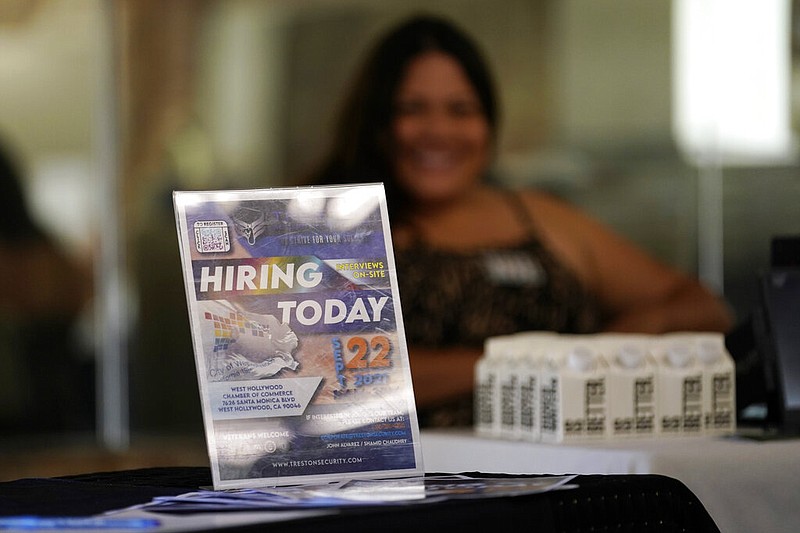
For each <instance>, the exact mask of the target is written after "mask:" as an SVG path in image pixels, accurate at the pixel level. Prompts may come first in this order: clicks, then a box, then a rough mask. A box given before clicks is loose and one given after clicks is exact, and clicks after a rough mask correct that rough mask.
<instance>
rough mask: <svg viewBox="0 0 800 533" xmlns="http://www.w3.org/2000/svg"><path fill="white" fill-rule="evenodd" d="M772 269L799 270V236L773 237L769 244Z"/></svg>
mask: <svg viewBox="0 0 800 533" xmlns="http://www.w3.org/2000/svg"><path fill="white" fill-rule="evenodd" d="M770 266H771V267H772V268H800V235H783V236H778V237H773V238H772V242H771V243H770Z"/></svg>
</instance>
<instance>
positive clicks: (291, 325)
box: [173, 184, 424, 489]
mask: <svg viewBox="0 0 800 533" xmlns="http://www.w3.org/2000/svg"><path fill="white" fill-rule="evenodd" d="M173 201H174V206H175V214H176V221H177V228H178V237H179V241H180V251H181V259H182V265H183V273H184V280H185V282H186V295H187V301H188V308H189V315H190V322H191V330H192V337H193V344H194V351H195V362H196V367H197V374H198V382H199V387H200V397H201V404H202V409H203V420H204V424H205V430H206V439H207V444H208V450H209V457H210V462H211V470H212V474H213V480H214V488H215V489H227V488H244V487H265V486H279V485H291V484H299V483H310V482H320V481H323V482H325V481H336V480H342V479H353V478H393V477H406V476H418V475H423V472H424V470H423V468H422V457H421V448H420V444H419V429H418V424H417V414H416V410H415V407H414V405H415V404H414V394H413V388H412V383H411V373H410V370H409V365H408V351H407V347H406V342H405V334H404V330H403V322H402V313H401V309H400V299H399V295H398V291H397V279H396V273H395V266H394V255H393V252H392V243H391V234H390V231H389V221H388V216H387V211H386V198H385V192H384V189H383V186H382V185H380V184H365V185H356V186H330V187H299V188H277V189H257V190H242V191H200V192H190V191H177V192H175V193H174V194H173Z"/></svg>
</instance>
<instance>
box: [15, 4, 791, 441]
mask: <svg viewBox="0 0 800 533" xmlns="http://www.w3.org/2000/svg"><path fill="white" fill-rule="evenodd" d="M711 3H713V2H711ZM735 3H739V4H741V2H735ZM745 3H747V2H745ZM749 3H750V4H752V5H753V6H756V4H758V3H757V2H749ZM678 4H679V2H678V1H677V0H674V1H671V0H651V1H648V2H642V1H640V0H591V1H589V0H437V1H418V0H409V1H405V2H396V1H392V0H339V1H335V2H334V1H330V0H306V1H304V2H293V1H290V0H0V139H2V142H4V143H6V144H7V145H8V146H10V147H11V148H12V149H13V151H14V152H15V154H16V156H17V158H18V161H19V163H20V167H21V168H22V180H23V187H24V190H25V192H26V194H27V202H28V203H29V206H30V209H31V212H32V213H33V214H34V216H35V218H36V219H37V220H38V221H39V222H40V223H41V225H42V227H43V228H45V229H46V230H47V231H48V232H49V233H51V234H52V235H53V237H54V239H55V240H56V242H57V243H58V245H59V246H60V247H63V249H64V250H66V251H67V253H68V254H69V255H70V256H72V257H76V258H79V259H80V260H81V261H88V262H90V263H92V264H93V265H94V272H95V279H96V284H95V292H94V298H93V299H92V301H91V305H90V306H89V309H87V310H86V311H84V312H82V313H80V315H79V316H77V317H76V319H75V325H74V329H75V340H74V342H77V343H79V345H80V347H81V349H80V350H78V352H77V353H79V354H80V355H79V356H77V358H78V359H80V361H78V362H76V365H82V366H83V367H85V366H86V361H89V362H90V363H92V362H94V364H95V369H96V370H97V371H99V376H100V377H99V378H98V380H97V383H98V384H99V385H97V390H94V391H89V392H91V394H97V395H99V398H100V399H99V401H97V402H94V404H92V405H82V406H75V408H74V409H82V410H85V411H86V410H88V411H91V414H93V413H94V410H97V413H98V420H100V422H98V423H97V424H94V425H93V426H92V427H90V428H86V427H76V426H74V425H73V426H70V424H69V423H65V424H60V425H55V424H53V423H52V420H48V419H46V418H43V419H41V420H35V421H33V422H32V423H30V424H27V427H26V428H25V429H24V430H22V429H20V428H21V425H20V424H19V421H20V420H21V419H23V420H24V419H30V418H31V414H30V413H31V412H33V411H32V410H31V405H30V404H31V402H33V403H35V402H36V401H37V400H36V399H35V398H31V397H30V395H27V396H26V394H25V390H26V388H27V387H30V386H31V385H30V383H27V382H21V381H20V380H19V379H17V378H16V377H15V376H17V375H21V374H20V373H22V372H23V370H21V369H23V368H24V367H25V365H26V361H25V358H24V356H23V355H21V354H19V353H14V350H13V349H6V350H5V351H4V352H2V357H3V358H4V360H3V362H2V366H1V368H2V370H0V382H2V383H0V385H2V384H3V383H4V384H5V385H2V386H0V391H3V392H2V393H0V424H3V427H0V446H3V445H5V446H12V444H11V443H10V442H12V441H13V442H14V443H19V442H20V441H22V442H28V441H29V440H31V439H33V437H31V435H35V434H41V433H42V432H46V433H53V432H56V433H57V434H59V435H62V436H66V435H74V434H75V433H76V432H78V433H81V434H84V433H88V435H89V437H88V438H89V439H90V440H97V441H99V442H100V443H101V444H102V443H103V442H105V444H106V445H110V446H111V447H112V448H113V447H118V448H121V449H125V448H127V447H128V446H130V445H135V443H136V442H137V439H143V438H147V437H148V436H153V435H161V436H163V435H177V436H183V437H187V438H188V440H189V442H190V443H192V445H197V446H198V447H199V448H201V449H202V447H203V446H204V441H203V430H202V423H201V417H200V404H199V398H198V395H197V384H196V383H197V382H196V375H195V371H194V360H193V355H192V349H191V342H190V336H189V329H188V318H187V312H186V300H185V296H184V288H183V282H182V279H181V270H180V265H179V256H178V248H177V241H176V236H175V228H174V216H173V214H172V204H171V192H172V191H173V190H175V189H204V188H233V187H235V188H247V187H269V186H279V185H281V184H284V183H287V182H288V180H290V179H292V178H295V177H297V176H298V175H300V174H301V173H303V172H304V171H305V170H307V169H308V168H309V166H310V165H312V164H313V162H314V161H315V159H316V158H317V157H318V156H319V154H320V152H321V150H322V149H323V148H324V147H325V143H326V140H327V139H328V135H329V125H330V120H331V116H332V113H333V111H334V109H335V107H336V105H337V103H338V101H339V98H340V96H341V94H342V91H343V90H344V89H345V87H346V84H347V82H348V80H349V79H350V76H351V75H352V73H353V68H354V67H355V65H356V64H357V63H358V62H359V61H360V59H361V57H362V55H363V53H364V51H365V49H366V48H367V47H368V45H369V44H370V43H371V42H372V40H373V39H374V38H375V37H376V35H378V34H379V33H380V32H382V31H383V30H384V29H385V28H386V27H388V26H389V25H391V24H393V23H395V22H397V21H398V20H399V19H400V18H402V17H403V16H406V15H409V14H411V13H413V12H416V11H418V10H425V11H430V12H436V13H443V14H446V15H448V16H450V17H451V18H453V19H454V20H455V21H457V22H458V23H460V24H461V25H462V26H463V27H464V28H466V29H467V30H468V31H470V32H471V33H472V34H473V35H474V36H475V37H476V39H477V40H478V42H479V44H480V45H481V46H482V47H483V49H484V51H485V53H486V56H487V58H488V60H489V62H490V63H491V65H492V66H493V69H494V72H495V75H496V79H497V85H498V87H499V89H500V97H501V105H502V123H501V124H502V129H501V137H500V141H499V147H498V148H499V149H498V157H497V162H496V173H497V174H498V176H500V177H501V179H503V180H505V181H506V182H507V183H509V184H512V185H520V186H522V185H535V186H539V187H543V188H547V189H550V190H551V191H553V192H555V193H557V194H559V195H562V196H563V197H565V198H567V199H569V200H570V201H572V202H575V203H576V204H579V205H581V206H582V207H584V208H585V209H587V210H588V211H589V212H591V213H593V214H594V215H595V216H597V217H599V218H600V219H602V220H604V221H606V222H607V223H608V224H610V225H611V226H612V227H614V228H615V229H617V230H618V231H619V232H621V233H622V234H624V235H626V236H628V237H629V238H631V239H632V240H634V241H635V242H637V243H638V244H640V245H641V246H643V247H645V248H646V249H648V250H650V251H651V252H652V253H653V254H655V255H656V256H658V257H660V258H661V259H663V260H665V261H667V262H669V263H671V264H673V265H675V266H677V267H679V268H681V269H684V270H686V271H689V272H691V273H694V274H699V275H701V276H703V277H705V278H706V281H708V283H709V284H710V285H712V286H713V287H714V288H715V289H717V290H719V291H720V292H722V293H723V294H724V296H725V297H726V298H727V300H728V301H729V302H730V304H731V305H732V306H733V308H734V310H735V312H736V314H737V318H738V319H740V320H744V319H746V317H747V316H748V314H749V312H750V309H752V307H753V305H754V304H755V298H756V278H755V276H756V274H757V272H758V271H759V270H760V269H764V268H767V267H768V265H769V247H770V240H771V238H772V237H773V236H776V235H796V234H800V209H797V205H798V202H800V169H799V168H798V165H797V162H796V161H795V160H794V157H793V154H789V155H788V156H786V157H781V158H777V159H775V160H751V161H745V162H741V161H738V162H736V164H728V163H726V162H725V161H723V160H721V159H720V160H718V161H715V162H714V165H713V166H714V168H713V171H714V172H712V174H711V176H712V177H711V179H712V182H711V183H712V187H711V188H710V189H709V188H708V186H707V183H706V182H705V181H704V180H707V179H708V178H707V176H708V175H709V168H708V165H707V164H704V163H703V162H702V161H701V162H700V163H698V160H697V159H696V158H691V157H686V153H685V150H682V149H681V147H680V146H679V143H678V142H677V141H676V136H675V120H676V106H677V105H678V104H676V96H677V93H676V91H677V89H676V86H677V85H676V81H677V80H676V76H677V74H678V72H679V70H680V69H679V68H678V66H676V52H675V42H676V36H677V35H678V32H679V31H680V28H679V27H677V25H676V20H678V17H676V16H675V13H676V8H677V6H678ZM778 4H779V5H780V6H782V7H781V9H782V13H783V14H784V19H785V21H784V22H785V26H786V28H787V32H786V36H785V38H784V39H783V41H782V43H781V46H782V47H784V51H785V54H786V56H785V57H786V61H793V58H794V55H793V54H792V52H793V45H794V44H795V42H794V41H795V37H794V33H793V31H791V30H792V29H794V28H795V24H794V23H793V20H794V19H796V18H797V17H798V16H800V13H798V12H797V9H796V6H794V5H793V2H790V1H789V0H784V1H781V0H777V2H776V5H778ZM756 7H758V6H756ZM739 31H740V32H741V36H742V39H745V40H748V39H749V40H750V41H748V42H756V41H760V40H764V39H765V36H764V35H762V34H760V33H759V28H758V27H755V26H753V27H749V26H748V25H747V24H745V25H744V26H743V27H742V28H740V29H739ZM733 59H734V60H736V58H733ZM742 59H744V58H742ZM738 64H740V65H741V64H746V63H745V62H744V61H741V62H739V63H738ZM791 67H792V64H789V65H787V68H788V71H789V72H790V73H791V72H794V69H792V68H791ZM754 75H755V74H754ZM790 81H791V80H787V83H789V82H790ZM787 91H788V94H789V95H790V96H791V97H792V98H794V96H793V95H794V94H796V93H797V94H800V89H798V87H797V86H796V85H787ZM754 102H755V100H743V101H741V102H739V105H741V106H742V107H743V108H746V107H747V106H750V105H753V104H754ZM796 107H797V106H791V105H790V102H787V106H786V114H787V115H791V114H792V108H796ZM709 191H710V192H709ZM709 220H710V221H711V222H709ZM717 223H718V224H719V231H717V232H713V231H712V232H711V233H710V234H707V235H706V236H705V237H704V236H703V235H704V233H703V230H704V228H706V227H707V226H712V227H713V226H715V224H717ZM709 235H710V236H709ZM715 253H718V254H721V255H720V258H719V265H718V267H717V266H715V263H714V261H713V256H714V254H715ZM706 256H711V257H712V261H710V263H711V269H710V270H707V269H706V270H704V268H703V264H704V261H705V260H706V259H704V257H706ZM709 272H710V274H709ZM110 315H113V316H110ZM111 330H113V331H116V332H118V333H119V338H120V339H121V340H120V341H119V342H118V343H117V344H115V342H114V341H113V340H112V341H111V342H110V343H108V342H104V341H103V340H102V335H101V332H108V331H111ZM6 344H7V345H8V346H11V344H9V343H6ZM108 351H112V352H115V353H114V354H113V356H112V358H111V360H112V361H113V362H114V363H113V364H111V365H109V364H108V363H101V361H103V360H104V357H106V355H107V354H106V353H105V352H108ZM26 375H29V376H32V377H30V378H26V379H31V380H35V379H37V378H36V377H35V375H36V372H33V373H30V372H28V373H26ZM103 375H105V376H106V380H105V381H103V378H102V376H103ZM109 375H110V376H111V379H108V376H109ZM91 386H92V385H91V384H89V385H83V387H84V388H85V387H91ZM115 391H116V392H118V393H120V394H121V396H122V397H123V401H122V403H121V404H119V405H117V404H114V402H113V401H112V400H111V397H112V396H113V395H114V392H115ZM51 401H52V400H51ZM115 424H118V425H119V427H118V428H117V432H116V433H114V431H111V432H110V433H109V428H108V427H106V426H109V425H110V426H114V425H115ZM112 430H113V428H112ZM4 443H5V444H4Z"/></svg>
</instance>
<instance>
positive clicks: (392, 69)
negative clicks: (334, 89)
mask: <svg viewBox="0 0 800 533" xmlns="http://www.w3.org/2000/svg"><path fill="white" fill-rule="evenodd" d="M429 51H439V52H444V53H446V54H448V55H450V56H451V57H452V58H453V59H455V60H456V61H457V62H458V63H459V64H460V65H461V67H462V68H463V69H464V73H465V74H466V76H467V78H468V79H469V81H470V83H471V84H472V86H473V88H474V89H475V92H476V93H477V95H478V99H479V101H480V103H481V106H482V109H483V113H484V115H485V116H486V119H487V121H488V123H489V127H490V130H491V131H492V133H493V135H494V132H496V130H497V122H498V117H497V104H496V101H495V92H494V86H493V82H492V78H491V75H490V73H489V69H488V67H487V66H486V63H485V62H484V59H483V57H482V55H481V53H480V51H479V50H478V47H477V46H476V45H475V43H474V42H473V41H472V40H471V39H470V38H469V37H468V36H467V35H466V34H465V33H464V32H462V31H461V30H460V29H458V28H457V27H456V26H455V25H454V24H453V23H451V22H449V21H447V20H446V19H443V18H440V17H437V16H430V15H420V16H415V17H412V18H411V19H408V20H406V21H405V22H403V23H401V24H399V25H398V26H396V27H394V28H393V29H392V30H390V31H389V32H388V33H387V34H386V35H385V36H384V37H383V39H382V40H380V41H379V42H378V43H377V45H376V46H375V47H374V48H373V49H372V51H371V53H370V54H369V55H368V56H367V59H366V62H365V63H364V64H363V66H362V69H361V71H360V72H359V73H358V75H357V76H356V78H355V80H354V81H355V83H354V84H353V85H352V87H351V90H350V92H349V93H348V94H347V96H346V98H345V100H344V102H343V106H342V108H341V109H340V113H339V115H338V117H337V121H336V123H335V128H334V132H333V134H334V137H333V142H332V145H331V147H330V150H329V152H328V154H327V156H326V157H325V158H324V159H323V161H322V165H321V166H320V167H319V168H318V170H317V172H316V173H315V174H314V175H313V176H312V178H311V180H310V181H311V182H312V183H314V184H337V183H363V182H376V181H383V182H384V184H385V187H386V194H387V200H388V203H389V208H390V210H392V211H396V208H397V207H398V206H401V205H402V204H403V203H404V198H403V196H402V192H401V191H400V190H398V188H397V186H396V185H395V183H394V177H393V171H392V168H391V164H390V161H391V158H390V155H391V154H390V151H391V139H390V127H391V123H392V118H393V114H394V97H395V93H396V92H397V89H398V86H399V85H400V83H401V81H402V79H403V76H404V75H405V72H406V68H407V66H408V64H409V63H410V62H411V61H412V60H413V59H415V58H416V57H418V56H419V55H420V54H423V53H425V52H429Z"/></svg>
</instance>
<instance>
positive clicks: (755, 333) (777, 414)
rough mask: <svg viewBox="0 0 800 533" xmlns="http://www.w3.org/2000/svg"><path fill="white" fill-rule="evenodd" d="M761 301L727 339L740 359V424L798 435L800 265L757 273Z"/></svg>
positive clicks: (738, 401) (738, 365) (738, 397)
mask: <svg viewBox="0 0 800 533" xmlns="http://www.w3.org/2000/svg"><path fill="white" fill-rule="evenodd" d="M759 297H760V304H759V306H758V307H757V309H755V310H754V311H753V314H752V316H751V318H750V320H748V321H747V322H746V323H745V324H743V325H741V326H739V327H738V328H736V330H734V331H733V332H731V333H730V334H729V335H728V336H727V337H726V345H727V347H728V351H729V352H730V353H731V355H732V356H733V358H734V360H735V361H736V390H737V394H736V403H737V423H738V425H739V426H740V427H744V428H748V427H750V428H753V427H755V428H760V429H763V430H766V431H768V432H775V433H777V434H780V435H800V266H796V267H791V266H790V267H773V268H771V269H770V270H769V271H767V272H765V273H763V274H761V275H760V276H759Z"/></svg>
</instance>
